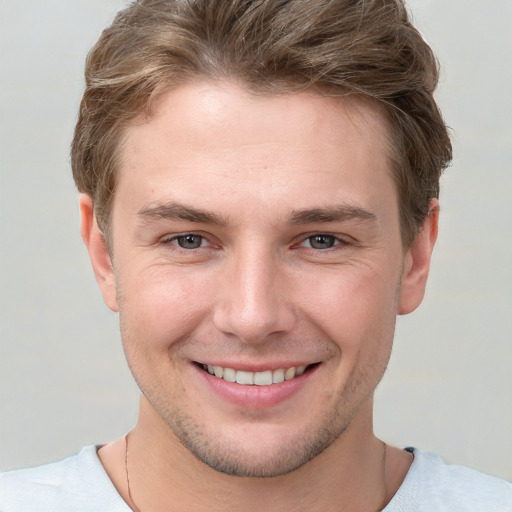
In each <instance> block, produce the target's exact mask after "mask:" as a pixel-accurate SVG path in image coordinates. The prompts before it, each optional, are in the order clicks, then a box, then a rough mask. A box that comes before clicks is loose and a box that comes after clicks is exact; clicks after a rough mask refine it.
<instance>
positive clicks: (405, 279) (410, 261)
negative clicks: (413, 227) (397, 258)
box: [398, 199, 439, 315]
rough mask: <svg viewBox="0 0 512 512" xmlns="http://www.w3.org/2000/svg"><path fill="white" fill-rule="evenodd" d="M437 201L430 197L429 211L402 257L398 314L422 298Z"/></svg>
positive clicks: (436, 219)
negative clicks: (402, 265)
mask: <svg viewBox="0 0 512 512" xmlns="http://www.w3.org/2000/svg"><path fill="white" fill-rule="evenodd" d="M438 222H439V202H438V200H437V199H432V201H431V202H430V211H429V215H428V217H427V218H426V219H425V222H424V223H423V225H422V226H421V229H420V231H419V233H418V234H417V235H416V238H415V239H414V242H413V243H412V245H411V247H410V248H409V250H408V251H407V253H406V255H405V258H404V268H403V274H402V282H401V285H400V298H399V303H398V314H400V315H406V314H408V313H411V312H412V311H414V310H415V309H416V308H417V307H418V306H419V305H420V304H421V301H422V300H423V296H424V295H425V287H426V285H427V277H428V271H429V268H430V259H431V256H432V250H433V249H434V244H435V243H436V239H437V232H438Z"/></svg>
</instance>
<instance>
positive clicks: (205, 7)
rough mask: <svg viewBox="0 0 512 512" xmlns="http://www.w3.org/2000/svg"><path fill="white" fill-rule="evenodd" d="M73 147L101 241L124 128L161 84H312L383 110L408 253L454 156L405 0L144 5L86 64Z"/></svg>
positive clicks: (186, 0)
mask: <svg viewBox="0 0 512 512" xmlns="http://www.w3.org/2000/svg"><path fill="white" fill-rule="evenodd" d="M85 77H86V89H85V92H84V96H83V99H82V103H81V106H80V114H79V119H78V123H77V126H76V129H75V135H74V139H73V143H72V150H71V160H72V167H73V176H74V179H75V182H76V184H77V187H78V189H79V190H80V191H81V192H84V193H86V194H88V195H89V196H90V197H91V198H92V200H93V204H94V209H95V214H96V217H97V219H98V223H99V225H100V228H101V229H103V231H104V232H105V233H106V235H107V237H108V233H109V227H110V222H109V219H110V209H111V204H112V199H113V196H114V193H115V185H116V176H117V171H118V167H119V164H120V161H119V153H120V147H121V144H122V140H123V133H124V130H125V128H126V126H127V124H128V123H129V122H130V121H131V120H133V119H134V118H135V117H137V116H138V115H140V114H144V113H145V114H146V115H148V114H149V113H150V108H151V104H152V102H153V100H154V99H155V98H156V96H157V95H158V94H159V93H161V92H162V91H163V90H164V89H168V88H169V87H175V86H177V85H180V84H183V83H186V82H189V81H193V80H198V79H209V80H222V79H228V80H236V81H237V82H238V83H242V84H243V85H244V86H245V87H247V88H248V89H249V90H251V91H253V92H255V93H259V94H282V93H293V92H298V91H301V90H304V89H311V88H312V89H316V90H318V91H319V92H321V93H322V94H324V95H328V96H334V97H337V96H340V97H342V96H346V95H347V94H357V95H360V96H362V97H365V98H369V99H371V100H372V101H377V102H378V103H380V105H382V107H383V108H384V111H385V112H386V113H387V117H388V119H389V121H390V125H391V126H392V133H391V134H390V135H391V137H390V138H391V140H392V142H393V144H392V145H393V152H394V154H395V159H394V160H395V162H394V165H393V174H394V178H395V181H396V183H397V188H398V194H399V202H400V204H399V209H400V221H401V230H402V240H403V242H404V245H406V246H408V245H410V244H411V243H412V241H413V240H414V237H415V235H416V233H417V230H418V229H419V227H420V226H421V224H422V223H423V221H424V219H425V218H426V216H427V215H428V213H429V203H430V200H431V199H432V198H434V197H437V196H438V195H439V178H440V175H441V173H442V171H443V170H444V168H445V167H446V166H447V164H448V163H449V161H450V159H451V144H450V139H449V136H448V133H447V129H446V126H445V124H444V122H443V119H442V117H441V114H440V112H439V109H438V107H437V105H436V102H435V101H434V98H433V92H434V89H435V88H436V86H437V81H438V65H437V61H436V58H435V56H434V55H433V53H432V50H431V49H430V47H429V46H428V45H427V43H426V42H425V41H424V40H423V38H422V37H421V35H420V34H419V33H418V31H417V30H416V29H415V28H414V27H413V25H412V24H411V22H410V20H409V17H408V13H407V10H406V8H405V5H404V2H403V1H401V0H139V1H136V2H133V3H132V4H131V5H130V6H129V7H128V8H126V9H125V10H123V11H121V12H120V13H118V15H117V16H116V18H115V19H114V21H113V23H112V25H111V26H110V27H108V28H107V29H106V30H104V31H103V33H102V35H101V37H100V39H99V40H98V42H97V43H96V45H95V46H94V47H93V49H92V50H91V52H90V53H89V55H88V57H87V63H86V71H85Z"/></svg>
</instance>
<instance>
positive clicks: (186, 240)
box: [172, 233, 205, 249]
mask: <svg viewBox="0 0 512 512" xmlns="http://www.w3.org/2000/svg"><path fill="white" fill-rule="evenodd" d="M172 241H173V242H175V243H176V244H178V245H179V246H180V247H181V248H182V249H198V248H199V247H201V246H202V245H203V244H204V241H205V240H204V237H202V236H201V235H195V234H193V233H187V234H186V235H179V236H175V237H173V238H172Z"/></svg>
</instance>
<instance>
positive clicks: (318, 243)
mask: <svg viewBox="0 0 512 512" xmlns="http://www.w3.org/2000/svg"><path fill="white" fill-rule="evenodd" d="M308 241H309V245H310V246H311V247H312V248H313V249H330V248H331V247H333V246H334V245H336V238H335V237H334V236H332V235H314V236H310V237H309V238H308Z"/></svg>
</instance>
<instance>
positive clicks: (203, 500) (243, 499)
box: [100, 402, 410, 512]
mask: <svg viewBox="0 0 512 512" xmlns="http://www.w3.org/2000/svg"><path fill="white" fill-rule="evenodd" d="M371 405H372V404H371V402H369V403H368V404H367V405H365V407H366V408H368V410H367V411H366V412H365V411H361V412H360V414H358V415H357V417H356V418H355V419H354V421H353V422H352V424H351V425H350V426H349V427H348V428H347V429H346V431H345V432H344V433H343V434H342V435H341V436H340V437H339V438H338V439H337V440H336V441H335V442H334V443H332V444H331V446H330V447H329V448H327V449H326V450H325V451H324V452H322V453H321V454H320V455H318V456H317V457H315V458H314V459H312V460H311V461H310V462H308V463H306V464H305V465H303V466H302V467H301V468H299V469H297V470H296V471H293V472H292V473H289V474H287V475H283V476H279V477H273V478H242V477H234V476H229V475H225V474H223V473H219V472H217V471H215V470H213V469H211V468H209V467H207V466H206V465H205V464H203V463H202V462H200V461H199V460H197V459H196V458H195V457H194V456H193V455H192V454H191V453H190V452H189V451H188V450H187V449H186V448H185V447H183V445H182V444H181V443H180V442H179V441H178V439H177V438H176V437H175V436H174V435H173V434H172V433H171V432H170V431H169V429H168V427H167V426H166V425H165V424H164V423H163V422H162V421H161V420H160V418H158V419H156V418H154V417H152V415H151V414H145V413H144V411H142V410H141V415H140V417H139V421H138V423H137V425H136V427H135V428H134V430H133V431H132V432H131V433H130V434H129V451H128V458H127V460H125V455H126V452H125V444H124V440H123V441H120V442H119V443H118V445H117V448H116V450H117V455H114V450H113V449H112V448H109V445H107V446H106V447H105V449H104V450H103V454H102V453H101V452H100V459H101V460H102V462H103V464H104V466H105V469H106V470H107V473H108V474H109V476H110V477H111V478H112V480H113V482H114V484H115V485H116V487H117V489H118V491H119V492H120V494H121V496H122V497H123V498H124V499H125V501H126V502H127V503H128V504H129V505H130V506H131V507H132V509H133V510H135V511H137V510H138V511H140V512H147V511H151V512H160V511H162V512H163V511H168V510H169V504H172V510H173V511H182V510H183V511H188V510H194V511H197V512H202V511H205V512H206V511H208V512H216V511H219V512H221V511H225V510H248V511H252V510H254V511H256V510H258V511H259V510H261V509H262V508H263V509H270V510H291V511H297V512H298V511H302V510H304V511H306V510H322V511H325V512H330V511H333V512H334V511H336V512H339V511H340V510H350V511H351V512H357V511H373V510H375V511H376V510H381V509H382V508H383V507H384V506H385V505H386V503H387V502H388V501H389V500H390V499H391V497H392V495H393V494H394V493H395V492H396V489H397V488H398V486H399V485H400V483H401V482H402V480H403V477H405V474H406V472H407V469H408V467H409V465H410V459H409V457H408V455H406V452H401V451H398V450H396V449H391V450H388V451H387V452H388V453H387V456H386V449H385V445H384V444H383V443H382V442H381V441H379V440H378V439H377V438H376V437H375V436H374V435H373V431H372V427H371ZM144 407H148V405H147V404H146V405H143V406H141V409H142V408H144ZM146 412H147V411H146ZM368 418H369V419H370V420H369V421H368ZM114 444H115V443H114ZM109 453H110V454H112V456H111V457H109ZM402 454H403V455H402ZM404 456H405V457H407V460H408V462H407V463H406V461H405V457H404ZM126 462H127V466H126V465H125V463H126ZM126 467H127V468H128V475H129V487H128V485H127V479H126V472H125V469H126Z"/></svg>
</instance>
